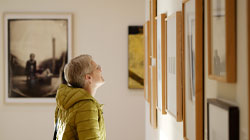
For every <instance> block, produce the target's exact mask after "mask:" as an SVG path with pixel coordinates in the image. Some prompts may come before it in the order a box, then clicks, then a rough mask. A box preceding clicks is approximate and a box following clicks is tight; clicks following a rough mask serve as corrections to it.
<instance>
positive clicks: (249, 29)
mask: <svg viewBox="0 0 250 140" xmlns="http://www.w3.org/2000/svg"><path fill="white" fill-rule="evenodd" d="M247 6H248V7H247V9H248V10H247V21H248V23H247V25H248V34H247V35H248V37H247V38H248V139H249V140H250V1H247Z"/></svg>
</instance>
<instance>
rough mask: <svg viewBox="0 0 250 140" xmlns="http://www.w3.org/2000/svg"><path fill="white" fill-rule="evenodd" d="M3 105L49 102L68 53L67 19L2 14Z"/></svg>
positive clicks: (69, 23)
mask: <svg viewBox="0 0 250 140" xmlns="http://www.w3.org/2000/svg"><path fill="white" fill-rule="evenodd" d="M5 31H6V32H5V38H6V40H5V41H6V42H5V43H6V44H5V46H6V51H7V56H6V61H7V62H6V65H7V66H6V68H7V70H6V72H7V74H6V75H7V78H6V81H7V83H8V87H7V95H6V102H52V101H53V100H54V98H55V95H56V90H57V88H58V86H59V85H60V84H61V83H64V76H63V68H64V65H65V64H66V63H67V62H68V59H69V58H70V52H71V15H70V14H66V15H60V14H59V15H51V14H48V15H47V14H45V15H36V14H30V15H27V14H6V15H5Z"/></svg>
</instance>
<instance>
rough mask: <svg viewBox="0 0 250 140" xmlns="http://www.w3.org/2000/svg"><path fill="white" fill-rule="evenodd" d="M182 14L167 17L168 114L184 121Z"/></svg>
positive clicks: (178, 120)
mask: <svg viewBox="0 0 250 140" xmlns="http://www.w3.org/2000/svg"><path fill="white" fill-rule="evenodd" d="M181 70H182V13H181V12H176V13H174V14H173V15H171V16H169V17H167V112H168V113H170V114H172V115H173V116H174V117H175V118H176V121H177V122H180V121H182V111H183V110H182V105H183V104H182V96H183V93H182V86H183V85H182V71H181Z"/></svg>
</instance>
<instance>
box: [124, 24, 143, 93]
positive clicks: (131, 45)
mask: <svg viewBox="0 0 250 140" xmlns="http://www.w3.org/2000/svg"><path fill="white" fill-rule="evenodd" d="M128 32H129V34H128V52H129V53H128V55H129V56H128V58H129V60H128V74H129V78H128V87H129V88H140V89H142V88H144V45H143V44H144V36H143V26H129V27H128Z"/></svg>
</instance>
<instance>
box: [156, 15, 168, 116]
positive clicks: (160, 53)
mask: <svg viewBox="0 0 250 140" xmlns="http://www.w3.org/2000/svg"><path fill="white" fill-rule="evenodd" d="M165 18H166V14H161V15H159V16H158V17H157V27H159V28H157V35H159V36H157V74H158V78H159V77H160V78H161V79H160V81H161V82H160V83H159V79H157V80H158V85H157V86H158V92H157V97H158V99H157V103H158V104H157V109H158V110H159V111H160V112H161V113H162V114H167V112H166V100H165V99H166V89H167V88H166V37H165V30H166V29H165ZM159 60H160V62H159ZM159 74H160V75H159ZM159 103H160V104H159Z"/></svg>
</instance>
